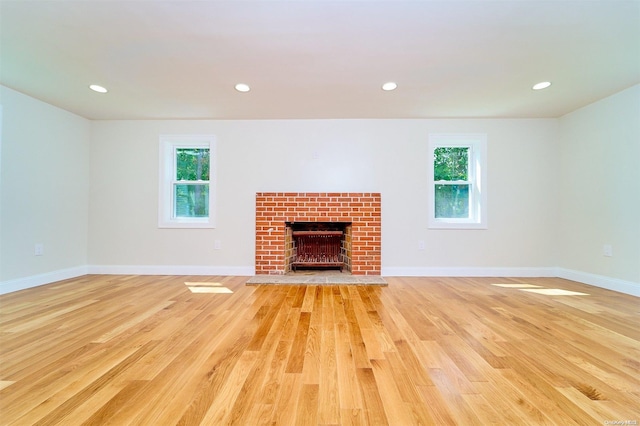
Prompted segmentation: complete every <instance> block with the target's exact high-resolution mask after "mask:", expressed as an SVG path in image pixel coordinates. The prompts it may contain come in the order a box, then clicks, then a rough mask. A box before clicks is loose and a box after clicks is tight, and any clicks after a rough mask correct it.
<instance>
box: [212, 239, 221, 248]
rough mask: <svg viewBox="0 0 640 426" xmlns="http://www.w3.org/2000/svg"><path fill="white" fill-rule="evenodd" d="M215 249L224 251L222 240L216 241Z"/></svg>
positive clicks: (214, 243)
mask: <svg viewBox="0 0 640 426" xmlns="http://www.w3.org/2000/svg"><path fill="white" fill-rule="evenodd" d="M213 248H214V249H215V250H220V249H222V241H220V240H215V241H214V242H213Z"/></svg>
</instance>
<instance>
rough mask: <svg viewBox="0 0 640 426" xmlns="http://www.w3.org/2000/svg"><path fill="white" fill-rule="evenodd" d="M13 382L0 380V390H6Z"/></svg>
mask: <svg viewBox="0 0 640 426" xmlns="http://www.w3.org/2000/svg"><path fill="white" fill-rule="evenodd" d="M14 383H15V381H13V382H12V381H10V380H0V390H2V389H4V388H6V387H7V386H10V385H12V384H14Z"/></svg>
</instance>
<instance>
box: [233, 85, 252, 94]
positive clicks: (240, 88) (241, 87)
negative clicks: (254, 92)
mask: <svg viewBox="0 0 640 426" xmlns="http://www.w3.org/2000/svg"><path fill="white" fill-rule="evenodd" d="M236 90H237V91H238V92H248V91H249V90H251V87H249V85H248V84H244V83H238V84H236Z"/></svg>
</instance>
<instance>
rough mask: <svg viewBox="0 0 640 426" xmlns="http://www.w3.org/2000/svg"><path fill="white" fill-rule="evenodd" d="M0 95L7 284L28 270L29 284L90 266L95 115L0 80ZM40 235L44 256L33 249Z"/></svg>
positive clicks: (0, 237) (2, 265)
mask: <svg viewBox="0 0 640 426" xmlns="http://www.w3.org/2000/svg"><path fill="white" fill-rule="evenodd" d="M0 103H2V106H3V108H2V112H3V115H2V120H3V123H2V154H1V156H0V158H1V160H2V168H1V176H0V188H1V198H0V207H1V209H2V216H1V222H0V244H1V246H0V282H1V285H0V292H5V291H11V290H12V289H13V283H14V280H16V279H23V278H25V277H29V279H30V281H29V282H26V283H25V282H20V285H19V287H24V286H25V285H27V286H29V285H30V284H33V285H37V284H40V283H42V282H48V281H51V280H53V279H60V278H61V277H64V276H65V274H69V275H76V274H77V273H78V271H84V270H86V265H87V251H88V206H89V163H88V159H89V140H90V122H89V121H88V120H85V119H83V118H81V117H78V116H76V115H73V114H70V113H68V112H66V111H63V110H61V109H58V108H55V107H53V106H50V105H48V104H45V103H43V102H40V101H37V100H35V99H33V98H30V97H28V96H25V95H23V94H20V93H18V92H15V91H13V90H10V89H8V88H5V87H1V86H0ZM36 243H41V244H43V246H44V255H43V256H35V255H34V246H35V244H36ZM78 268H80V269H78ZM65 271H66V272H65ZM51 274H52V275H51Z"/></svg>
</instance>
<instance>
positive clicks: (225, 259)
mask: <svg viewBox="0 0 640 426" xmlns="http://www.w3.org/2000/svg"><path fill="white" fill-rule="evenodd" d="M430 132H466V133H469V132H480V133H487V135H488V156H489V214H490V216H489V229H488V230H464V231H452V230H427V219H426V209H427V201H426V200H427V191H428V189H427V187H426V181H427V177H426V167H425V162H426V159H427V137H428V134H429V133H430ZM180 133H195V134H214V135H216V138H217V154H218V158H217V166H218V170H217V180H218V186H217V188H218V194H217V205H218V207H217V228H216V229H212V230H193V229H186V230H178V229H158V227H157V216H158V212H157V209H158V208H157V204H158V194H157V193H158V190H157V186H158V149H159V148H158V147H159V142H158V136H159V135H160V134H180ZM556 137H557V120H553V119H550V120H283V121H278V120H274V121H105V122H94V123H93V140H92V150H91V184H92V188H91V201H90V247H89V263H90V264H91V265H93V266H98V267H102V269H100V268H98V269H97V270H98V271H104V272H108V271H114V270H116V269H117V270H120V271H123V270H130V271H140V270H141V269H142V268H140V267H148V269H147V270H149V271H153V270H155V271H158V270H159V269H158V268H157V267H165V268H166V269H164V270H166V271H170V270H172V269H173V270H175V271H184V272H185V273H186V272H189V271H198V270H201V271H207V268H210V269H208V270H209V271H213V272H215V271H223V272H224V271H230V272H234V271H235V272H241V271H244V272H246V273H248V274H251V273H252V268H253V265H254V246H255V242H254V228H255V223H254V221H255V204H254V201H255V199H254V197H255V193H256V192H260V191H294V192H303V191H329V192H332V191H345V192H359V191H371V192H380V193H381V194H382V266H383V272H384V271H386V273H387V274H396V273H400V274H407V273H419V274H421V273H422V274H425V273H434V272H438V271H444V269H443V268H548V267H550V266H553V265H554V262H555V260H554V253H553V249H554V246H555V243H554V240H553V239H554V238H555V235H556V232H555V230H556V228H555V217H556V214H557V210H556V204H557V203H556V202H555V201H556V193H555V192H554V183H555V182H556V181H557V174H556V173H557V170H558V167H557V163H556V156H555V155H554V154H555V152H556V151H555V150H556V149H557V140H556ZM541 170H544V173H540V171H541ZM541 230H544V232H541ZM214 240H220V241H221V243H222V249H221V250H214V248H213V247H214ZM419 240H424V241H425V243H426V250H424V251H419V250H418V241H419ZM185 265H189V266H191V267H192V268H184V266H185ZM113 266H117V268H113ZM173 266H182V268H172V267H173ZM123 267H129V269H127V268H123ZM153 267H156V268H153ZM198 268H199V269H198Z"/></svg>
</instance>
